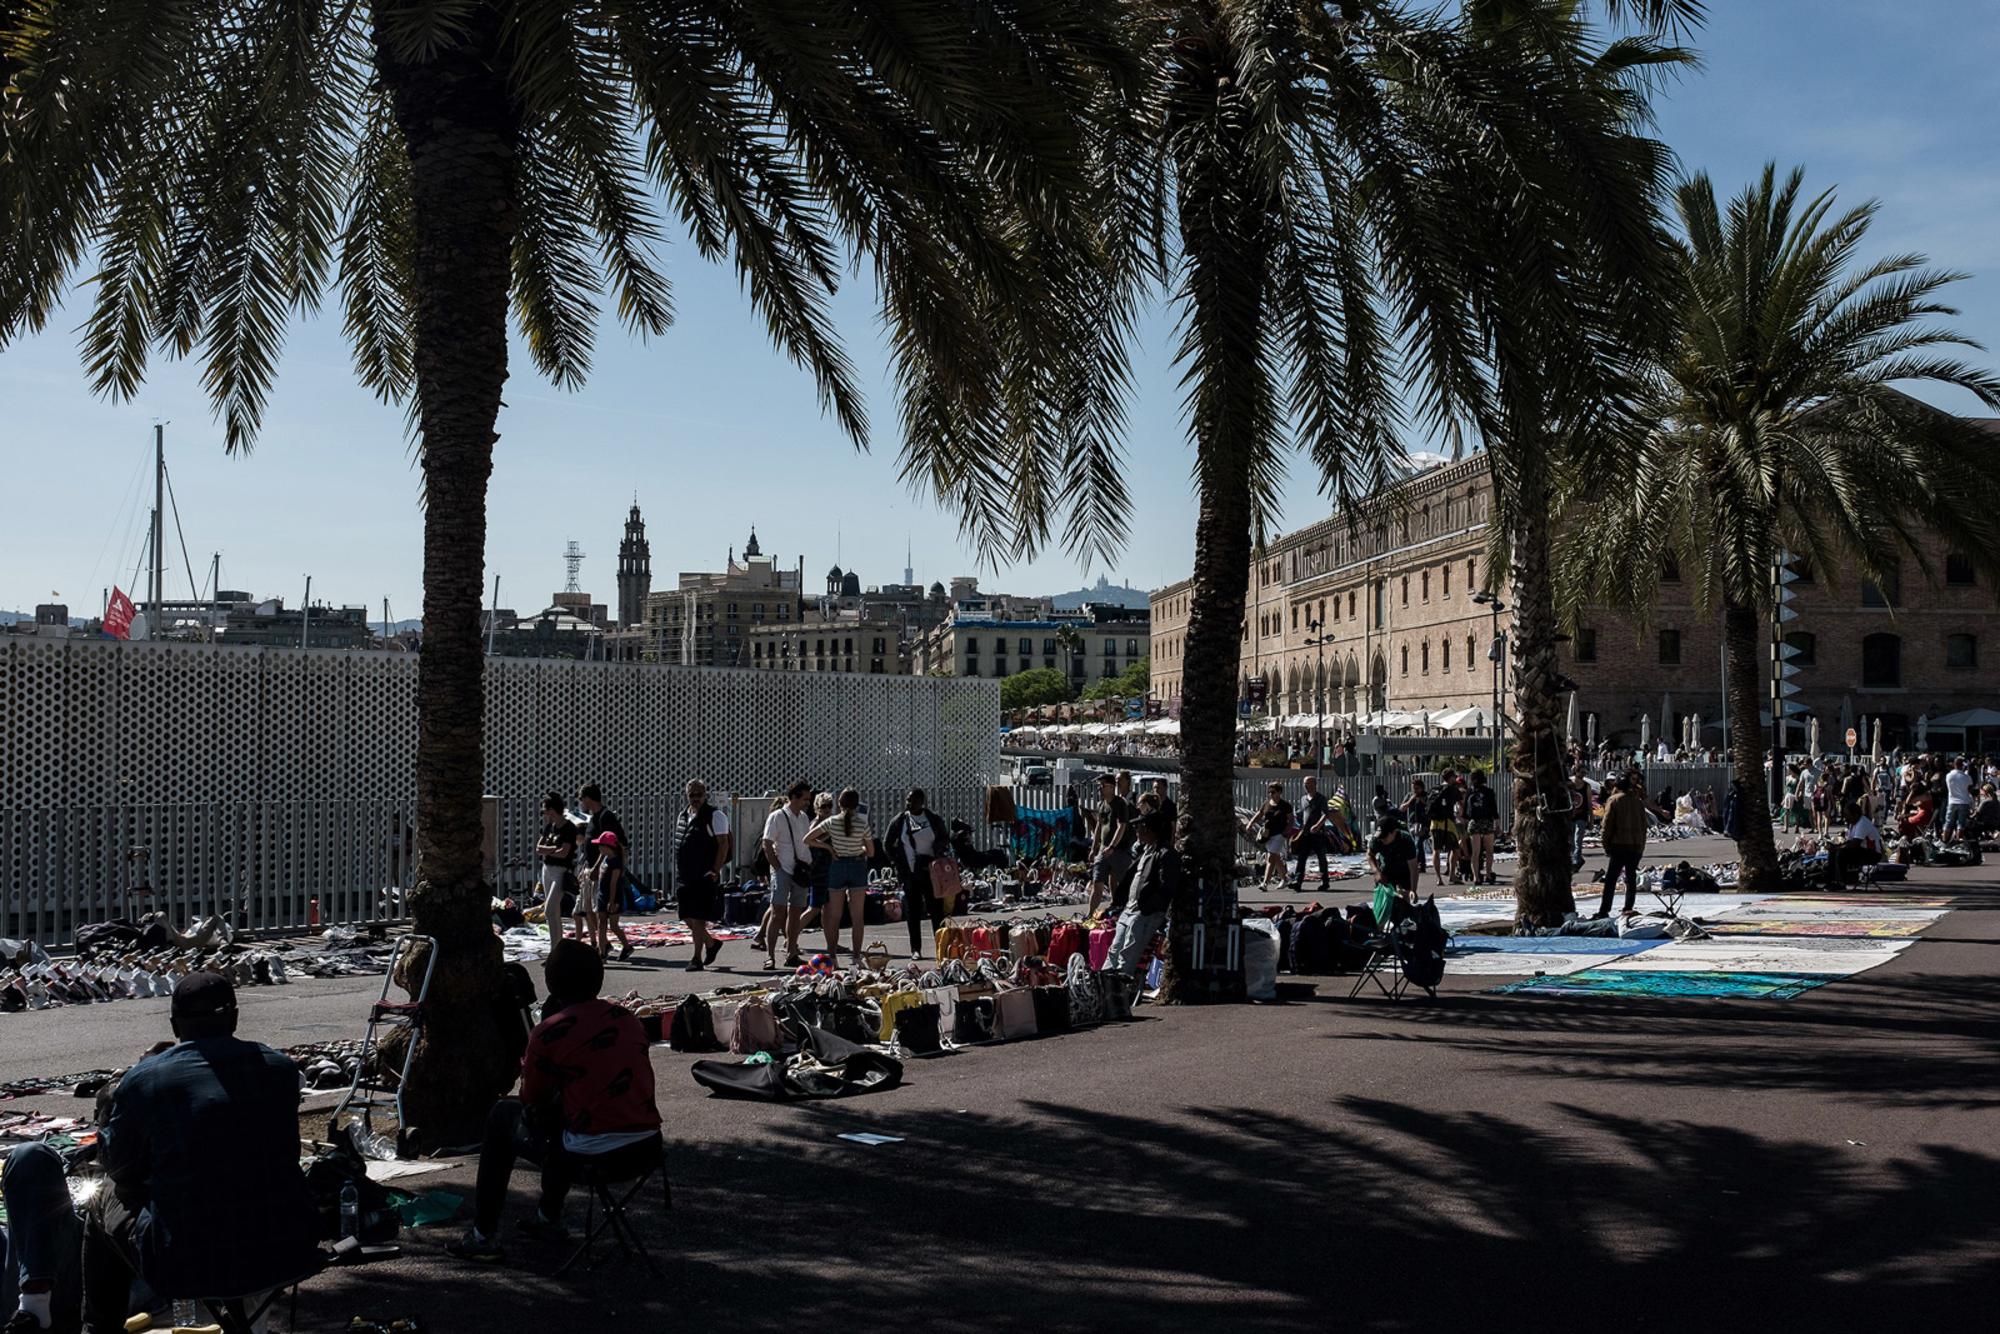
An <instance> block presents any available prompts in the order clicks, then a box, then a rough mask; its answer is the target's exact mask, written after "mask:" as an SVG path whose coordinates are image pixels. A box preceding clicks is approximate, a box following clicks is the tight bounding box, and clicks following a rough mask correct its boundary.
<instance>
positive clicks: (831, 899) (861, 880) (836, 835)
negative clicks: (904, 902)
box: [806, 787, 875, 968]
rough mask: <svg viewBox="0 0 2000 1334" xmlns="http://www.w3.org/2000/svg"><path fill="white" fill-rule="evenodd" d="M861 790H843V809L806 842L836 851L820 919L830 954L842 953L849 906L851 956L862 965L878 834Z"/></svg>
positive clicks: (823, 823)
mask: <svg viewBox="0 0 2000 1334" xmlns="http://www.w3.org/2000/svg"><path fill="white" fill-rule="evenodd" d="M860 808H861V794H860V793H859V792H856V791H855V790H854V789H853V788H851V787H850V788H844V789H842V790H841V793H840V802H839V809H838V810H837V811H835V813H834V814H832V815H829V816H828V817H827V818H826V819H824V820H821V821H820V822H819V823H818V824H816V825H814V826H813V827H812V832H811V833H809V834H807V835H806V846H807V847H809V848H825V849H827V850H828V851H829V852H831V853H833V865H832V866H831V867H830V868H828V870H827V876H826V907H825V908H824V909H822V910H821V913H820V919H821V922H822V924H823V925H824V926H825V927H826V952H827V957H829V958H834V959H837V958H839V957H840V917H841V905H842V904H843V903H844V904H845V905H846V908H847V920H848V922H849V923H850V927H849V934H850V938H851V940H852V942H853V948H852V949H851V950H850V951H849V959H850V961H851V962H852V963H853V965H854V966H855V967H856V968H859V967H860V966H861V932H862V919H863V917H864V916H865V914H866V910H867V907H868V863H869V860H870V859H871V858H873V857H874V856H875V835H874V834H873V833H871V832H869V829H868V820H867V817H866V816H863V815H862V814H860Z"/></svg>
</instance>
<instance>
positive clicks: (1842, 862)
mask: <svg viewBox="0 0 2000 1334" xmlns="http://www.w3.org/2000/svg"><path fill="white" fill-rule="evenodd" d="M1830 856H1831V857H1832V860H1833V869H1834V879H1835V881H1836V883H1839V884H1846V883H1847V878H1848V876H1849V875H1850V874H1851V873H1852V872H1854V871H1855V870H1856V869H1858V868H1860V867H1863V866H1873V865H1874V864H1875V863H1876V862H1879V861H1881V860H1882V831H1881V830H1880V829H1878V828H1876V827H1875V822H1874V821H1873V820H1871V819H1869V818H1868V816H1867V814H1866V813H1863V814H1862V815H1860V816H1857V817H1856V818H1855V820H1854V822H1853V823H1852V824H1850V825H1848V826H1847V841H1846V842H1845V843H1842V844H1840V845H1839V846H1837V847H1836V848H1834V849H1833V851H1832V853H1831V854H1830Z"/></svg>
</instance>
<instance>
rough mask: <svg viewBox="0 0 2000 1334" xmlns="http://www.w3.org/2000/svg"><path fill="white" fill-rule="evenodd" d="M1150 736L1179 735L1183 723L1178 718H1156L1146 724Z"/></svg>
mask: <svg viewBox="0 0 2000 1334" xmlns="http://www.w3.org/2000/svg"><path fill="white" fill-rule="evenodd" d="M1146 733H1147V735H1148V736H1179V735H1180V734H1181V724H1180V720H1179V719H1178V718H1156V719H1154V720H1153V721H1152V722H1150V723H1147V724H1146Z"/></svg>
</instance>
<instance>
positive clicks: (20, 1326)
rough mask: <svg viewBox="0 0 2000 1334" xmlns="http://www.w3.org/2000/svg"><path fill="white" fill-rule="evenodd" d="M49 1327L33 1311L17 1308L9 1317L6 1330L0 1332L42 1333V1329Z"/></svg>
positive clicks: (13, 1333) (3, 1333) (11, 1333)
mask: <svg viewBox="0 0 2000 1334" xmlns="http://www.w3.org/2000/svg"><path fill="white" fill-rule="evenodd" d="M48 1328H49V1326H47V1325H44V1324H43V1323H42V1322H41V1321H39V1320H37V1319H36V1318H35V1313H34V1312H33V1311H21V1310H17V1311H15V1312H14V1314H13V1315H11V1316H9V1317H8V1318H7V1324H6V1326H5V1327H4V1330H0V1334H42V1331H44V1330H46V1329H48Z"/></svg>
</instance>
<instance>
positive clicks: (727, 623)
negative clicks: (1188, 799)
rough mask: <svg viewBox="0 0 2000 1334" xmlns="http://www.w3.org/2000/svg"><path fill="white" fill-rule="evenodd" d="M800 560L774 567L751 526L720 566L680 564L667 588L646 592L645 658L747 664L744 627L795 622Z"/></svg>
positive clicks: (799, 603)
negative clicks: (673, 584)
mask: <svg viewBox="0 0 2000 1334" xmlns="http://www.w3.org/2000/svg"><path fill="white" fill-rule="evenodd" d="M804 578H805V560H804V558H803V557H801V558H800V560H799V563H798V565H797V567H796V568H794V569H789V570H782V569H779V568H778V566H777V562H776V560H775V559H774V558H773V557H770V556H766V555H765V554H764V552H763V548H762V547H761V546H759V545H758V542H757V531H756V529H754V528H753V529H751V530H750V540H749V541H747V542H745V543H744V544H743V559H742V560H741V561H739V560H737V559H736V553H735V551H734V550H732V551H731V552H730V553H729V556H728V559H727V560H726V561H725V562H724V565H723V568H722V569H720V570H715V571H699V570H696V571H689V570H683V571H682V572H681V574H680V578H679V581H678V584H677V586H676V587H675V588H674V589H672V590H671V591H665V592H656V593H650V594H648V595H647V598H646V618H645V627H646V628H645V641H644V642H645V648H644V653H645V658H646V660H647V661H649V662H663V663H677V664H680V665H682V666H691V667H748V666H750V665H751V664H752V656H751V651H750V631H751V630H753V629H755V628H756V627H757V626H760V625H772V624H796V623H797V622H798V620H799V618H800V615H801V612H802V610H803V599H802V596H801V595H802V593H803V591H804V590H803V585H804Z"/></svg>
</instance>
